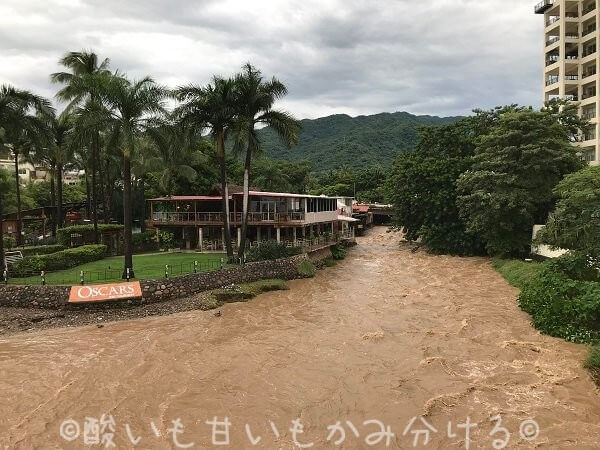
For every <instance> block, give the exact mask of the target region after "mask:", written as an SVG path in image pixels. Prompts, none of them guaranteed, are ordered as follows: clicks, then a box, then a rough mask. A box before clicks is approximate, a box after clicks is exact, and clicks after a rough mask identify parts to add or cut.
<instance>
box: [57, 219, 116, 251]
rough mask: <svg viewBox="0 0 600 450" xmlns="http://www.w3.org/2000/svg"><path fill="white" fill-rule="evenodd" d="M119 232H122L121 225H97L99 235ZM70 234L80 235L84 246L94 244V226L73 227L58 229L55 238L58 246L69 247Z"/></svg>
mask: <svg viewBox="0 0 600 450" xmlns="http://www.w3.org/2000/svg"><path fill="white" fill-rule="evenodd" d="M120 230H123V225H112V224H98V232H99V233H100V234H102V233H107V232H111V231H120ZM72 234H80V235H81V236H82V237H83V242H84V243H85V244H90V243H92V242H94V225H93V224H88V225H73V226H70V227H65V228H60V229H59V230H58V231H57V232H56V237H57V240H58V242H59V243H60V244H62V245H64V246H66V247H69V246H70V245H71V235H72Z"/></svg>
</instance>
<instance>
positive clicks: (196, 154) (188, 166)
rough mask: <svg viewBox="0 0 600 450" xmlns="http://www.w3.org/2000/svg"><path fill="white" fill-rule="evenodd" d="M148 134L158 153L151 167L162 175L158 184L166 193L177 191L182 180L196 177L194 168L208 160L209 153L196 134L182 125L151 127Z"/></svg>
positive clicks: (150, 162) (189, 180) (191, 179)
mask: <svg viewBox="0 0 600 450" xmlns="http://www.w3.org/2000/svg"><path fill="white" fill-rule="evenodd" d="M147 134H148V138H149V143H150V144H151V145H152V147H153V148H154V154H155V156H154V158H153V159H152V160H150V161H149V166H150V167H149V168H151V169H150V170H152V171H153V172H154V173H156V174H157V175H158V185H159V187H160V189H161V190H162V191H163V192H164V193H165V194H167V195H169V194H173V192H174V190H175V188H176V184H177V180H178V179H184V180H186V181H188V182H192V181H194V180H195V179H196V177H197V175H198V174H197V172H196V169H194V167H195V166H197V165H198V164H200V163H201V162H202V161H204V160H205V155H203V154H202V152H201V151H200V150H199V139H198V136H196V134H195V133H193V132H192V131H191V130H189V129H185V127H183V126H182V125H181V124H174V125H170V124H169V125H162V126H160V127H156V128H151V129H149V130H148V133H147Z"/></svg>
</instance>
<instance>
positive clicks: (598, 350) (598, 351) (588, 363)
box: [583, 345, 600, 385]
mask: <svg viewBox="0 0 600 450" xmlns="http://www.w3.org/2000/svg"><path fill="white" fill-rule="evenodd" d="M583 367H585V368H586V369H587V370H589V371H590V374H591V375H592V378H593V379H594V381H595V382H596V384H598V385H600V345H595V346H593V347H590V351H589V353H588V356H587V358H586V360H585V362H584V363H583Z"/></svg>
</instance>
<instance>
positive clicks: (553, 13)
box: [534, 0, 600, 165]
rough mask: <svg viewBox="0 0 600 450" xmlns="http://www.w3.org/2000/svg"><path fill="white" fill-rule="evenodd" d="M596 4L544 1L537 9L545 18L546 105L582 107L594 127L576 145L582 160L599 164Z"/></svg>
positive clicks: (589, 0)
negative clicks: (561, 102) (560, 102)
mask: <svg viewBox="0 0 600 450" xmlns="http://www.w3.org/2000/svg"><path fill="white" fill-rule="evenodd" d="M596 1H597V0H544V1H542V2H540V3H538V4H537V5H536V6H535V8H534V9H535V13H536V14H543V15H544V81H543V83H544V84H543V92H544V101H546V100H550V99H553V98H564V99H567V100H570V101H574V102H578V103H579V113H580V114H581V115H582V116H583V117H586V118H588V119H589V120H590V122H591V123H592V124H593V127H592V128H591V129H590V131H589V132H588V133H587V134H586V135H585V136H583V138H582V141H581V142H578V143H577V145H578V146H580V147H581V156H582V158H583V159H585V160H586V161H588V162H589V163H590V164H592V165H597V164H600V146H599V145H598V144H599V137H600V133H599V131H600V130H599V129H598V111H600V103H599V99H600V97H599V96H598V92H599V89H600V77H599V76H598V74H599V73H600V58H599V57H598V51H597V50H598V46H599V40H598V39H599V36H600V34H599V33H598V28H600V26H599V25H600V23H599V20H600V14H599V13H598V8H597V6H596Z"/></svg>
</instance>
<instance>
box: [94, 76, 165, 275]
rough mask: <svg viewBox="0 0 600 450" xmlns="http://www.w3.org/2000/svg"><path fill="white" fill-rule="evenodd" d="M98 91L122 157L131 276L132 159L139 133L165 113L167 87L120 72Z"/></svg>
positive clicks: (126, 271) (126, 246)
mask: <svg viewBox="0 0 600 450" xmlns="http://www.w3.org/2000/svg"><path fill="white" fill-rule="evenodd" d="M98 92H99V95H100V97H101V99H102V101H103V102H104V104H105V105H107V107H108V112H109V114H110V129H111V138H110V141H111V142H113V143H117V145H118V146H119V148H120V150H121V155H122V158H123V222H124V226H125V227H124V228H125V229H124V239H123V244H124V253H125V265H124V268H123V278H134V277H135V274H134V271H133V249H132V245H131V235H132V226H133V218H132V210H133V204H132V195H131V161H132V157H133V155H135V152H136V142H137V141H138V140H139V138H140V136H141V135H142V134H143V133H144V132H145V131H146V130H148V128H150V127H151V126H152V125H153V123H155V121H156V117H157V116H158V115H162V114H164V113H165V110H164V105H163V101H164V99H165V98H166V97H167V95H168V91H167V89H166V88H164V87H162V86H159V85H158V84H156V83H155V82H154V80H152V78H150V77H145V78H142V79H140V80H136V81H130V80H128V79H127V78H125V77H123V76H111V77H109V78H106V79H105V80H104V82H103V83H102V84H101V86H100V88H99V90H98ZM98 116H99V118H98V120H103V118H104V116H105V114H104V113H103V112H101V111H99V112H98Z"/></svg>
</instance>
